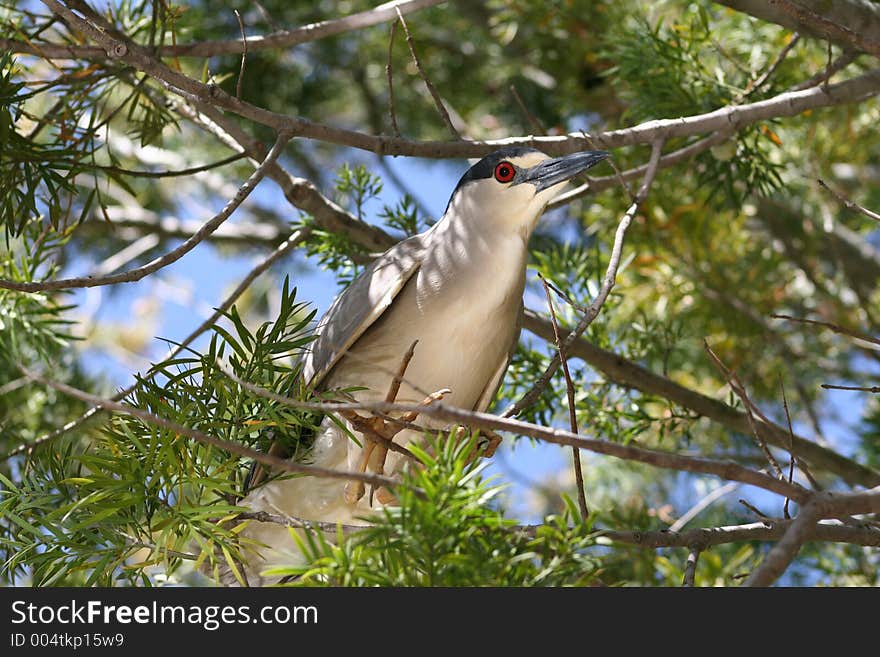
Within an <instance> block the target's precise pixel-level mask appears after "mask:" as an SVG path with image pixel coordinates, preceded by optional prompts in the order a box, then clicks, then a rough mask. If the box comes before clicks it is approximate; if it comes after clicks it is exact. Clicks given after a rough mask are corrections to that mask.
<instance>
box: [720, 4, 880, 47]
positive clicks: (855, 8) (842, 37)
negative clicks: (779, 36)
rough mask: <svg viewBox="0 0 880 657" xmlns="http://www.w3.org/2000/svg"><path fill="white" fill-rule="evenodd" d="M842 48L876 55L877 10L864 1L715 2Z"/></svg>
mask: <svg viewBox="0 0 880 657" xmlns="http://www.w3.org/2000/svg"><path fill="white" fill-rule="evenodd" d="M716 2H718V3H719V4H722V5H726V6H728V7H730V8H731V9H736V10H737V11H741V12H743V13H746V14H750V15H752V16H755V17H756V18H760V19H762V20H765V21H769V22H771V23H777V24H779V25H783V26H785V27H787V28H789V29H792V30H795V31H797V32H802V33H805V34H809V35H811V36H814V37H819V38H821V39H826V40H828V41H830V42H832V43H836V44H837V45H839V46H843V47H844V48H855V49H856V50H860V51H862V52H867V53H871V54H872V55H880V7H878V6H877V5H876V4H874V3H872V2H865V1H864V0H834V2H827V0H797V2H792V0H770V1H769V2H768V1H767V0H716Z"/></svg>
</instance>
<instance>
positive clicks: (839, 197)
mask: <svg viewBox="0 0 880 657" xmlns="http://www.w3.org/2000/svg"><path fill="white" fill-rule="evenodd" d="M816 182H818V183H819V186H820V187H822V188H823V189H826V190H828V191H829V192H831V194H832V195H833V196H834V198H836V199H837V200H838V201H840V203H841V204H842V205H843V207H845V208H846V209H847V210H854V211H856V212H859V213H861V214H863V215H865V216H866V217H868V218H869V219H873V220H874V221H880V214H877V213H876V212H874V211H873V210H869V209H868V208H866V207H864V206H861V205H859V204H858V203H854V202H853V201H850V200H849V199H848V198H846V197H845V196H843V195H842V194H841V193H840V192H838V191H836V190H834V189H831V187H829V186H828V184H827V183H826V182H825V181H824V180H822V179H821V178H817V179H816Z"/></svg>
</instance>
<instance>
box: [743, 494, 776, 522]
mask: <svg viewBox="0 0 880 657" xmlns="http://www.w3.org/2000/svg"><path fill="white" fill-rule="evenodd" d="M786 499H788V498H786ZM737 502H739V503H740V504H742V505H743V506H744V507H746V508H747V509H748V510H749V511H751V512H752V513H754V514H755V515H756V516H758V517H759V518H761V519H766V518H769V517H770V516H768V515H767V514H766V513H764V512H763V511H761V509H759V508H758V507H756V506H755V505H754V504H752V503H751V502H749V501H748V500H744V499H743V498H740V499H738V500H737Z"/></svg>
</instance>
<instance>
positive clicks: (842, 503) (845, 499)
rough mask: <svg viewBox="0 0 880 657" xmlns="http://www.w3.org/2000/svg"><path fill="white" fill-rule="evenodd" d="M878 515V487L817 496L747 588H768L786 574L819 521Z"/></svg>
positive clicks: (759, 568)
mask: <svg viewBox="0 0 880 657" xmlns="http://www.w3.org/2000/svg"><path fill="white" fill-rule="evenodd" d="M877 512H880V487H877V488H874V489H872V490H869V491H865V492H861V493H830V492H821V493H816V494H814V495H813V497H812V498H811V499H810V501H809V502H807V503H806V504H805V505H803V506H802V507H801V510H800V513H799V514H798V517H797V518H795V519H794V520H793V521H792V522H791V524H790V525H789V526H788V528H787V529H786V530H785V534H784V535H783V537H782V540H780V541H779V543H777V544H776V545H775V546H773V549H772V550H770V552H769V553H768V554H767V556H766V558H765V559H764V561H762V562H761V565H759V566H758V567H757V568H756V569H755V570H754V572H752V574H751V575H750V576H749V578H748V579H747V580H746V582H745V585H746V586H770V585H771V584H773V582H775V581H776V580H777V579H779V577H780V576H781V575H782V574H783V573H784V572H785V571H786V569H787V568H788V566H789V565H790V564H791V562H792V561H794V558H795V557H796V556H797V554H798V552H800V549H801V546H803V544H804V542H805V541H806V540H807V539H808V538H809V537H810V536H811V534H812V532H813V531H814V528H815V527H816V523H817V522H818V520H820V519H822V518H828V517H837V516H843V515H853V514H859V513H877Z"/></svg>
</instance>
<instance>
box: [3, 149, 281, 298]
mask: <svg viewBox="0 0 880 657" xmlns="http://www.w3.org/2000/svg"><path fill="white" fill-rule="evenodd" d="M289 140H290V135H289V134H288V133H281V134H280V135H278V139H277V140H276V142H275V145H274V146H272V148H271V149H270V150H269V153H268V154H267V155H266V158H265V159H264V160H263V162H262V163H261V164H260V165H259V166H258V167H257V168H256V170H255V171H254V172H253V173H252V174H251V175H250V177H249V178H248V179H247V180H246V181H245V182H244V184H243V185H242V186H241V187H239V189H238V191H237V192H236V194H235V196H234V197H233V198H232V199H230V200H229V202H227V203H226V205H225V206H224V207H223V209H222V210H221V211H220V212H218V213H217V214H216V215H214V216H213V217H212V218H211V219H210V220H209V221H207V222H206V223H205V224H204V225H203V226H202V227H201V228H200V229H199V230H198V231H196V233H194V234H193V235H192V237H190V238H189V239H188V240H186V241H185V242H184V243H183V244H181V245H180V246H178V247H177V248H176V249H174V250H172V251H169V252H168V253H166V254H165V255H163V256H161V257H159V258H156V259H155V260H153V261H152V262H149V263H147V264H146V265H143V266H141V267H136V268H134V269H130V270H128V271H125V272H120V273H118V274H112V275H110V276H100V277H93V276H80V277H77V278H63V279H59V280H54V281H37V282H31V283H20V282H18V281H11V280H3V279H0V287H2V288H6V289H8V290H17V291H19V292H45V291H48V290H65V289H71V288H82V287H97V286H100V285H115V284H117V283H131V282H134V281H139V280H141V279H142V278H144V277H146V276H149V275H150V274H153V273H155V272H157V271H159V270H160V269H162V268H163V267H167V266H168V265H170V264H172V263H174V262H177V261H178V260H180V259H181V258H182V257H183V256H184V255H186V254H187V253H189V252H190V251H192V250H193V249H194V248H195V247H196V246H197V245H198V244H199V243H200V242H201V241H202V240H203V239H205V238H206V237H207V236H209V235H210V234H211V233H213V232H214V231H215V230H217V228H219V227H220V225H221V224H222V223H223V222H224V221H226V220H227V219H228V218H229V216H230V215H231V214H232V213H233V212H234V211H235V210H236V209H237V208H238V206H240V205H241V204H242V203H243V202H244V200H245V199H246V198H247V197H248V196H250V193H251V192H252V191H253V190H254V188H256V186H257V185H258V184H259V183H260V181H261V180H262V179H263V177H264V176H265V175H266V171H267V169H268V168H269V167H270V166H271V165H272V163H273V162H275V160H276V159H278V156H279V155H281V152H282V151H283V150H284V147H285V146H286V145H287V142H288V141H289Z"/></svg>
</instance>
